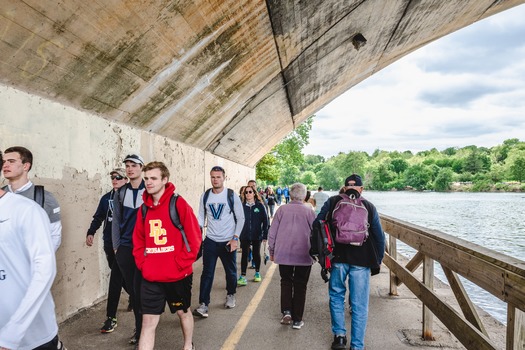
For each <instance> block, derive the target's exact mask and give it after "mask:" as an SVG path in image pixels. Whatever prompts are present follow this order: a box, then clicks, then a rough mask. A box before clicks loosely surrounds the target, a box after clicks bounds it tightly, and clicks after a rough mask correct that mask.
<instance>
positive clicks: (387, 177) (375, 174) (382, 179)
mask: <svg viewBox="0 0 525 350" xmlns="http://www.w3.org/2000/svg"><path fill="white" fill-rule="evenodd" d="M370 171H371V175H372V176H371V177H372V181H371V184H370V188H371V189H373V190H378V191H384V190H387V189H389V188H388V184H389V183H390V182H391V181H393V180H394V179H395V178H396V174H395V173H394V172H393V171H392V170H390V162H388V161H383V162H381V163H379V165H378V166H377V167H375V168H373V169H370Z"/></svg>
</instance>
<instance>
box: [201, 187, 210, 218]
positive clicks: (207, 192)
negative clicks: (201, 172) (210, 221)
mask: <svg viewBox="0 0 525 350" xmlns="http://www.w3.org/2000/svg"><path fill="white" fill-rule="evenodd" d="M210 191H211V188H208V189H207V190H206V192H204V196H202V206H203V207H204V220H206V203H208V197H209V196H210Z"/></svg>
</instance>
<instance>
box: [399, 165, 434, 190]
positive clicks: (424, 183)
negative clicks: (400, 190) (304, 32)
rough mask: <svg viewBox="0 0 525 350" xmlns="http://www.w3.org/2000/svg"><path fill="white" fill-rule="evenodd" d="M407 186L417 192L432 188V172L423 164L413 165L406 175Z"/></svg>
mask: <svg viewBox="0 0 525 350" xmlns="http://www.w3.org/2000/svg"><path fill="white" fill-rule="evenodd" d="M404 176H405V184H406V185H407V186H410V187H413V188H415V189H416V190H424V189H428V188H429V187H430V181H431V180H432V170H431V169H430V168H429V167H426V166H424V165H421V164H416V165H412V166H411V167H409V168H408V169H407V170H406V171H405V173H404Z"/></svg>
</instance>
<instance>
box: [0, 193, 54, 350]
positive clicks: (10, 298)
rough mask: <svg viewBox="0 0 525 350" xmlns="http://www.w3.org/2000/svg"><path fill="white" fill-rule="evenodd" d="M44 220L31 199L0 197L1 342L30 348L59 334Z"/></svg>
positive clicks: (51, 259)
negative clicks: (52, 293)
mask: <svg viewBox="0 0 525 350" xmlns="http://www.w3.org/2000/svg"><path fill="white" fill-rule="evenodd" d="M49 231H50V228H49V219H48V217H47V215H46V212H45V211H44V210H43V209H42V208H41V207H40V206H39V205H38V204H37V203H35V202H34V201H32V200H30V199H27V198H25V197H23V196H20V195H15V194H12V193H9V192H7V193H5V195H4V196H3V197H2V198H0V291H1V294H2V296H1V297H0V347H5V348H7V349H20V350H25V349H34V348H36V347H38V346H40V345H42V344H45V343H47V342H49V341H50V340H52V339H53V338H54V337H55V336H56V335H57V333H58V325H57V322H56V316H55V304H54V302H53V297H52V296H51V285H52V284H53V280H54V278H55V275H56V263H55V253H54V249H53V245H52V242H51V235H50V232H49Z"/></svg>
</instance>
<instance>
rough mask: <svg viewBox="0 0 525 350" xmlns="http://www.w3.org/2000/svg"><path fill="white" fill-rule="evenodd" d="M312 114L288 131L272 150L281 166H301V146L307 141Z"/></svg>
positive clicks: (305, 144) (302, 158)
mask: <svg viewBox="0 0 525 350" xmlns="http://www.w3.org/2000/svg"><path fill="white" fill-rule="evenodd" d="M313 118H314V116H311V117H309V118H308V119H306V120H305V121H304V123H302V124H301V125H299V126H298V127H297V128H296V129H295V130H294V131H292V132H291V133H289V134H288V135H287V136H286V137H285V138H284V139H283V140H282V141H281V142H280V143H279V144H278V145H276V146H275V147H274V148H273V150H272V152H273V153H275V157H276V158H277V160H278V161H279V163H280V165H281V166H285V167H286V166H294V165H295V166H301V165H302V164H303V163H304V156H303V153H302V152H303V148H304V147H305V146H307V145H308V143H309V141H308V140H309V133H310V130H312V123H313Z"/></svg>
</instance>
